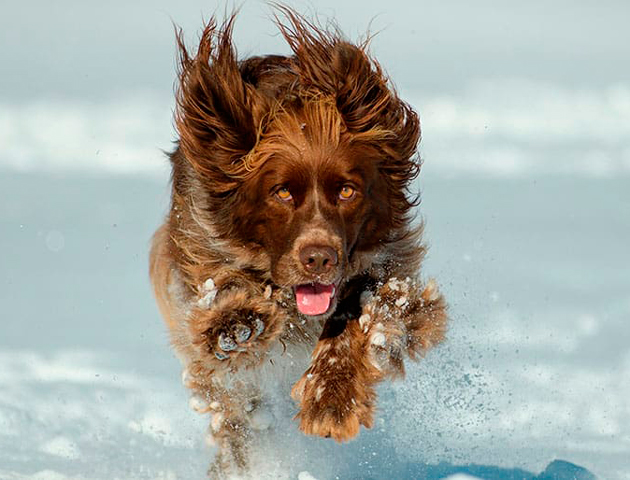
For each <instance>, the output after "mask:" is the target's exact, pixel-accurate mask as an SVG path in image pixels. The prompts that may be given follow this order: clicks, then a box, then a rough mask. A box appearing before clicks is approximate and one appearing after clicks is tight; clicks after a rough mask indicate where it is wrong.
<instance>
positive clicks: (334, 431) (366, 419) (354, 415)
mask: <svg viewBox="0 0 630 480" xmlns="http://www.w3.org/2000/svg"><path fill="white" fill-rule="evenodd" d="M353 381H354V380H353V379H352V378H346V379H342V378H333V379H324V378H321V377H320V376H317V375H315V374H312V373H306V374H305V375H304V376H303V377H302V379H301V380H300V381H299V382H298V383H296V384H295V386H294V387H293V391H292V395H293V397H294V398H296V399H300V412H299V413H298V414H297V415H296V419H298V420H299V422H300V430H302V431H303V432H304V433H305V434H307V435H315V436H319V437H325V438H332V439H334V440H336V441H338V442H345V441H347V440H351V439H352V438H354V437H356V436H357V435H358V434H359V429H360V427H361V425H364V426H365V427H367V428H371V427H372V424H373V412H374V393H373V390H372V387H371V386H369V385H364V386H362V389H364V391H362V392H360V391H357V389H356V388H354V387H355V386H354V385H352V383H353Z"/></svg>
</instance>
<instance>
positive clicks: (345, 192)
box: [339, 185, 356, 200]
mask: <svg viewBox="0 0 630 480" xmlns="http://www.w3.org/2000/svg"><path fill="white" fill-rule="evenodd" d="M355 193H356V190H355V189H354V188H352V187H351V186H350V185H344V186H343V187H341V190H339V198H340V199H342V200H350V199H351V198H352V197H354V194H355Z"/></svg>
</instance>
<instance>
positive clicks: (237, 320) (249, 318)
mask: <svg viewBox="0 0 630 480" xmlns="http://www.w3.org/2000/svg"><path fill="white" fill-rule="evenodd" d="M239 313H240V315H235V316H234V317H233V318H231V317H229V316H228V318H224V319H221V320H220V321H219V322H217V323H218V325H217V326H215V327H214V328H209V329H208V330H207V331H206V332H205V337H206V339H207V345H208V348H209V349H210V351H211V352H212V353H213V354H214V356H215V357H216V358H217V359H218V360H227V359H228V358H230V355H234V354H238V353H242V352H246V351H247V350H248V349H251V348H255V346H256V345H255V342H256V340H257V339H258V337H260V335H261V334H262V333H263V332H264V331H265V322H264V321H263V319H262V318H261V317H260V315H255V314H254V313H249V314H243V313H244V312H239Z"/></svg>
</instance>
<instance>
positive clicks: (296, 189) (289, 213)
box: [172, 16, 420, 317]
mask: <svg viewBox="0 0 630 480" xmlns="http://www.w3.org/2000/svg"><path fill="white" fill-rule="evenodd" d="M289 21H290V23H291V24H292V25H291V26H288V25H283V24H279V27H280V30H281V32H282V34H283V35H284V37H285V38H286V39H287V41H288V42H289V45H290V46H291V48H292V50H293V52H294V55H293V56H291V57H280V56H268V57H252V58H250V59H247V60H245V61H242V62H238V61H237V59H236V53H235V51H234V49H233V48H232V44H231V24H228V25H227V26H225V27H224V30H223V32H222V33H221V35H219V36H216V34H215V32H214V30H213V27H212V26H209V27H207V28H206V30H205V31H204V33H203V35H202V38H201V42H200V45H199V49H198V51H197V54H196V55H195V56H194V57H193V56H190V55H189V54H188V51H187V50H186V49H185V47H184V45H183V40H182V39H181V38H180V51H181V61H182V65H181V73H180V79H179V80H180V89H179V94H178V106H177V110H176V126H177V130H178V133H179V137H180V138H179V152H180V154H178V155H174V156H172V159H173V184H174V190H175V191H176V192H177V195H176V196H177V198H178V200H179V201H181V202H182V204H183V205H182V208H184V209H190V210H191V212H197V211H201V212H202V213H203V216H204V218H208V219H209V220H208V222H207V223H211V226H210V227H207V228H206V231H211V232H212V238H211V239H208V240H209V241H214V239H215V238H216V237H220V238H221V241H223V242H233V241H237V240H238V244H239V245H241V246H245V247H248V246H249V247H251V250H250V251H251V252H254V251H255V252H256V255H258V253H262V255H263V257H265V259H264V261H260V262H258V261H257V263H256V268H258V270H260V269H261V268H267V267H266V266H267V265H268V269H269V271H268V272H265V273H266V274H268V275H265V276H268V277H270V278H271V279H272V281H273V282H274V283H276V284H277V285H279V286H281V287H284V288H291V289H293V291H294V293H295V300H296V304H297V307H298V309H299V310H300V312H301V313H302V314H304V315H306V316H309V317H326V316H328V315H330V314H331V313H332V312H334V310H335V306H336V304H337V298H338V297H339V295H340V294H341V293H342V292H343V288H344V284H345V283H346V282H347V281H348V280H350V279H351V277H352V276H353V275H356V274H358V273H362V269H363V271H365V270H366V269H368V268H369V267H370V265H365V263H366V262H368V261H372V260H373V259H374V258H376V257H375V254H376V253H377V252H378V250H379V249H380V248H382V247H383V246H385V245H386V244H387V242H388V241H390V240H391V238H393V237H394V236H395V234H396V231H397V229H400V228H403V230H404V227H405V226H406V225H407V224H408V221H409V218H408V212H409V209H410V208H411V206H412V205H413V202H412V201H410V200H409V199H408V197H407V188H408V186H409V184H410V182H411V181H412V180H413V178H415V176H416V175H417V173H418V169H419V165H418V164H417V163H416V162H415V161H414V158H413V156H414V153H415V149H416V144H417V142H418V138H419V134H420V128H419V121H418V117H417V115H416V114H415V113H414V111H413V110H412V109H411V108H410V107H409V106H408V105H407V104H405V103H404V102H403V101H401V100H400V99H399V98H398V96H397V95H396V92H395V91H394V90H392V89H391V88H390V87H389V85H388V80H387V78H386V77H385V75H384V74H383V73H382V71H381V69H380V67H379V66H378V64H377V63H376V62H374V61H373V60H372V59H370V57H369V56H368V54H367V52H366V49H365V46H355V45H352V44H350V43H348V42H346V41H344V40H342V39H341V38H339V37H338V35H337V34H336V33H326V32H323V31H310V30H309V28H310V26H308V25H306V24H303V23H301V21H300V19H299V18H297V17H293V16H291V17H290V18H289ZM193 190H194V191H193ZM196 199H202V200H196ZM186 202H188V203H195V202H196V204H195V205H192V206H188V207H187V206H186V205H185V204H186ZM173 217H175V218H176V219H178V218H179V216H178V213H177V212H174V215H173ZM182 218H183V217H182ZM190 218H191V222H192V223H194V222H198V221H199V218H200V216H199V215H197V214H196V213H193V214H191V216H190ZM178 221H179V220H178ZM179 231H181V232H182V235H186V238H185V239H182V240H181V242H182V243H184V242H191V241H194V242H200V243H201V242H202V241H203V233H199V234H191V233H190V232H191V230H190V226H189V225H182V226H181V227H179ZM197 250H198V251H203V245H202V244H200V245H198V246H197ZM256 258H259V257H256ZM361 259H372V260H361ZM263 264H264V265H265V267H261V265H263Z"/></svg>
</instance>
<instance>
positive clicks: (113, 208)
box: [0, 0, 630, 480]
mask: <svg viewBox="0 0 630 480" xmlns="http://www.w3.org/2000/svg"><path fill="white" fill-rule="evenodd" d="M288 4H289V5H292V6H294V7H296V8H297V9H298V10H299V11H301V12H304V13H307V14H310V13H313V12H317V13H318V14H319V15H320V16H321V18H322V19H323V20H325V19H326V18H334V19H335V20H336V22H337V23H338V25H339V26H340V28H341V29H342V30H343V31H344V32H345V33H346V35H347V36H348V38H350V39H358V38H361V37H362V36H364V34H365V33H366V31H367V29H368V26H370V30H371V31H372V32H379V33H378V35H377V36H376V37H375V38H374V39H373V41H372V46H371V51H372V53H373V54H374V55H375V56H376V58H378V60H379V62H380V63H381V65H382V66H383V67H384V68H385V70H386V71H387V72H388V73H389V74H390V75H391V77H392V79H393V82H394V84H395V85H396V86H397V88H398V90H399V92H400V94H401V96H402V97H403V98H405V99H406V100H408V101H409V102H410V103H411V104H412V105H413V106H414V107H415V108H416V109H417V110H418V112H419V113H420V117H421V122H422V129H423V140H422V143H421V146H420V152H421V154H422V157H423V159H424V162H425V163H424V166H423V171H422V174H421V178H420V181H419V183H418V184H417V185H415V187H416V188H417V189H420V190H421V191H422V204H421V207H420V212H421V215H422V216H423V217H424V218H425V219H426V221H427V228H426V238H427V240H428V242H429V244H430V246H431V250H430V252H429V257H428V258H427V261H426V263H425V270H424V275H425V276H435V277H436V278H437V280H438V282H439V283H440V284H441V285H442V287H443V289H444V291H445V293H446V295H447V297H448V299H449V304H450V309H451V310H450V311H451V317H452V320H451V329H450V331H449V337H448V340H447V342H446V343H445V344H444V345H443V346H442V347H440V348H439V349H437V350H435V351H434V352H433V353H431V354H430V355H429V356H428V358H427V359H426V361H424V362H421V363H420V364H419V365H418V366H414V367H410V369H409V372H408V378H407V379H406V381H405V382H402V383H397V384H395V385H393V386H389V385H388V386H384V387H383V391H382V393H381V406H382V409H381V411H380V415H381V416H380V417H379V421H378V422H377V426H376V427H375V428H374V429H373V430H371V431H363V432H362V434H361V436H360V438H359V440H357V441H356V442H354V443H352V444H350V445H348V446H336V445H332V444H329V443H326V442H325V441H318V440H312V439H305V438H303V437H301V436H299V435H294V436H292V437H291V436H290V437H287V438H289V440H287V439H286V438H284V439H280V440H279V443H278V445H280V446H281V447H278V449H277V450H278V455H281V454H284V455H285V457H286V458H288V459H289V460H286V458H285V462H288V464H287V463H282V462H281V461H279V463H278V465H281V466H283V468H284V470H283V471H284V472H285V473H287V475H288V477H287V478H295V477H296V475H297V473H298V472H299V471H300V470H306V469H309V471H311V473H313V474H314V475H315V476H316V477H317V478H319V479H320V480H323V479H329V478H330V479H332V478H336V477H338V478H341V479H350V478H353V479H355V478H356V479H368V478H374V479H381V478H401V479H402V478H409V479H411V478H436V479H437V478H443V477H444V476H446V475H448V474H452V473H456V472H466V473H468V474H471V475H475V476H478V477H480V478H519V479H521V478H522V479H531V478H534V475H535V474H537V473H539V472H541V471H543V470H544V469H545V468H546V466H547V465H548V464H549V463H550V462H551V461H552V460H554V459H563V460H566V461H569V462H572V463H574V464H576V465H580V466H583V467H585V468H588V469H589V470H591V471H592V472H594V473H595V474H598V475H599V476H600V478H605V479H608V478H610V479H616V478H620V479H630V461H628V458H630V404H629V402H628V399H629V398H630V347H629V346H628V345H630V333H629V329H628V321H629V320H630V253H629V250H628V245H630V62H629V61H628V58H629V57H630V29H629V28H628V21H629V20H630V2H627V1H614V0H609V1H604V2H601V1H577V0H576V1H565V0H558V1H544V2H543V1H540V0H531V1H527V2H522V1H511V0H510V1H503V2H498V1H489V0H481V1H475V2H469V1H462V0H457V1H448V0H445V1H433V0H427V1H413V2H412V1H399V0H393V1H388V2H375V1H371V0H364V1H355V0H352V1H345V2H340V1H321V2H317V3H314V2H311V3H306V2H288ZM227 9H228V11H229V10H231V6H230V5H228V7H227ZM224 11H225V4H223V3H221V4H217V3H215V2H212V1H204V2H201V1H182V2H166V1H134V2H131V1H126V2H123V1H109V2H93V1H74V2H72V1H54V2H46V1H24V2H8V1H6V0H2V8H1V9H0V65H1V66H2V67H1V72H2V74H1V75H0V252H2V254H1V255H0V306H1V307H2V309H1V310H0V478H1V479H2V480H5V479H9V480H26V479H28V480H50V479H53V480H78V479H88V478H89V479H99V480H100V479H102V480H105V479H107V480H109V479H112V478H122V479H145V478H146V479H164V480H173V479H175V478H179V479H189V478H202V476H203V472H204V471H205V468H206V467H207V464H208V463H209V456H210V454H209V452H208V450H207V449H206V447H204V445H203V441H202V437H203V430H204V428H205V425H206V422H207V420H206V419H204V418H200V417H198V416H196V414H194V413H192V412H189V411H188V409H187V405H186V404H187V393H186V392H185V391H184V388H183V387H182V386H181V385H180V382H179V365H178V362H177V361H176V360H175V359H174V357H173V355H172V353H171V351H170V348H169V346H168V339H167V338H166V332H165V328H164V327H163V326H162V324H161V321H160V319H159V316H158V313H157V309H156V307H155V304H154V301H153V298H152V295H151V291H150V287H149V284H148V275H147V255H148V249H149V241H150V237H151V235H152V232H153V231H154V230H155V228H156V227H157V226H158V225H159V223H160V221H161V219H162V218H163V215H164V213H165V211H166V209H167V206H168V199H169V191H168V174H169V169H168V162H167V160H166V158H165V156H164V155H163V153H162V150H169V149H171V148H172V141H173V140H174V139H175V135H174V132H173V128H172V110H173V106H174V96H173V86H174V80H175V66H176V61H175V57H176V51H175V38H174V29H173V23H174V24H176V25H179V26H181V27H182V28H183V29H184V32H185V37H186V39H187V41H188V44H189V45H191V46H192V45H194V43H195V40H196V39H197V38H198V34H199V32H200V30H201V25H202V19H203V18H206V19H207V18H209V16H210V15H212V14H213V13H218V15H219V16H222V15H223V12H224ZM271 16H272V9H271V7H270V6H268V5H266V4H265V3H263V2H256V1H247V2H243V4H242V8H241V12H240V15H239V17H238V20H237V23H236V31H235V41H236V45H237V48H238V51H239V54H240V55H241V56H247V55H252V54H264V53H288V48H287V46H286V45H284V43H283V42H282V41H281V39H280V37H279V34H278V33H277V29H276V28H275V26H274V24H273V22H272V21H271ZM287 429H288V430H291V431H294V430H295V426H294V425H292V426H291V425H289V426H288V427H287ZM283 442H284V443H283ZM321 458H326V459H327V460H328V461H327V462H326V464H325V465H322V462H321V461H319V460H320V459H321ZM287 465H289V466H287ZM281 470H282V469H281ZM563 471H564V473H565V475H569V473H568V472H570V470H569V469H568V467H567V468H566V469H565V470H563ZM276 473H277V472H276ZM270 478H280V477H278V476H276V477H274V476H272V477H270ZM541 478H542V477H541ZM545 478H548V477H545ZM553 478H574V477H569V476H565V477H553ZM577 478H584V479H586V478H589V477H577Z"/></svg>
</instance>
